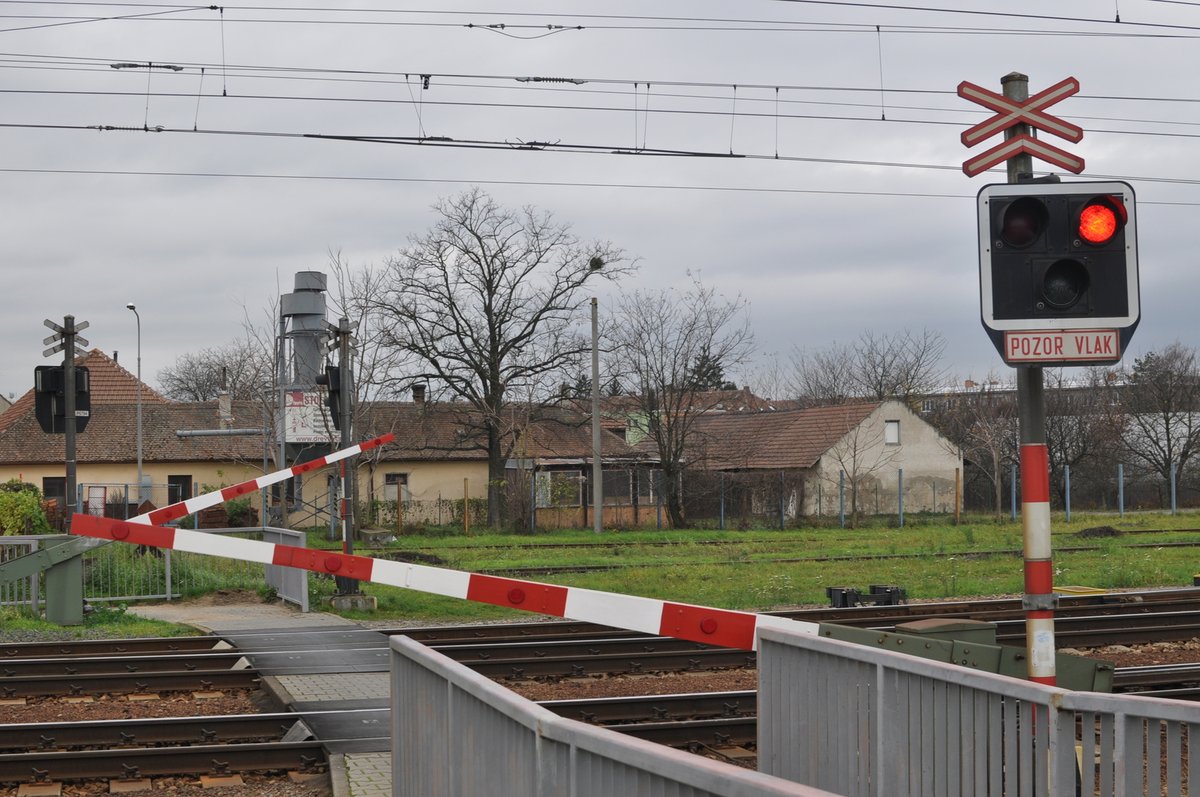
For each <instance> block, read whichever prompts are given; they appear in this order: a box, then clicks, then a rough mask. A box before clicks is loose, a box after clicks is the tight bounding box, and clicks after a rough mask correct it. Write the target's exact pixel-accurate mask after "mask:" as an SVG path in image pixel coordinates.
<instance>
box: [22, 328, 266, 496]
mask: <svg viewBox="0 0 1200 797" xmlns="http://www.w3.org/2000/svg"><path fill="white" fill-rule="evenodd" d="M76 365H79V366H85V367H87V369H88V380H89V386H90V402H91V414H90V418H89V420H88V424H87V427H86V429H85V430H84V431H83V432H82V433H79V434H78V435H77V436H76V443H75V445H76V452H75V459H76V482H77V484H78V486H79V489H80V492H81V507H82V508H83V509H85V510H86V511H89V512H91V513H93V514H98V513H100V512H102V511H106V512H108V513H109V514H116V515H120V516H123V515H125V514H127V513H130V512H136V506H137V504H138V503H139V500H138V499H139V497H140V498H141V499H143V500H148V501H150V502H151V503H153V504H154V505H156V506H165V505H166V504H167V503H170V502H173V501H178V500H182V499H183V498H190V497H191V496H192V495H193V494H194V493H195V492H196V491H197V490H199V489H200V488H201V487H202V486H208V485H212V486H217V485H221V484H233V483H235V482H238V481H244V480H246V479H250V478H253V477H255V476H257V475H259V474H261V473H262V470H263V466H262V463H263V439H262V436H261V435H259V436H257V437H254V438H250V437H245V438H242V437H228V438H217V437H186V436H180V435H179V434H177V432H179V431H190V430H197V429H199V430H214V429H221V428H222V427H224V428H229V427H230V426H231V425H233V424H234V423H235V422H237V423H238V424H239V425H240V424H241V423H243V422H246V423H249V425H251V426H253V427H255V428H258V429H261V428H262V427H263V419H262V409H261V408H260V407H259V406H257V405H254V406H251V405H250V404H249V403H246V402H234V404H235V405H236V407H230V406H226V407H224V408H222V407H221V406H219V404H220V402H217V401H212V402H200V403H190V402H189V403H181V402H174V401H170V400H168V399H166V398H165V397H163V396H162V395H161V394H159V393H157V392H156V391H154V390H152V389H151V388H149V387H147V386H146V385H144V384H141V383H139V381H138V380H137V378H136V377H135V376H134V375H133V374H131V373H129V372H128V371H126V370H125V369H124V368H123V367H121V366H120V365H119V364H118V363H117V361H116V360H115V359H113V358H111V357H109V356H108V355H106V354H105V353H104V352H102V351H100V350H99V349H93V350H92V351H90V352H88V353H87V354H86V355H84V356H82V357H79V358H77V360H76ZM139 393H140V394H141V403H142V460H143V473H144V477H143V483H146V484H147V485H148V486H147V487H144V488H143V489H142V490H141V491H140V495H139V490H138V480H137V460H138V456H137V455H138V450H137V399H138V394H139ZM65 460H66V440H65V436H64V435H62V434H47V433H46V432H44V431H42V429H41V427H40V426H39V425H38V422H37V419H36V418H35V416H34V391H33V390H32V389H30V390H29V391H28V392H27V393H25V394H24V395H23V396H21V397H20V398H19V399H18V400H17V401H16V402H15V403H14V404H13V406H12V407H11V408H10V409H9V411H7V412H5V413H4V414H3V415H0V481H7V480H9V479H19V480H20V481H24V482H28V483H31V484H34V485H35V486H37V487H38V488H40V489H41V490H42V493H43V495H44V496H45V497H46V498H47V499H49V500H52V501H55V502H56V503H57V505H58V506H59V507H60V508H61V507H65V505H66V501H65V493H66V472H65V466H64V462H65Z"/></svg>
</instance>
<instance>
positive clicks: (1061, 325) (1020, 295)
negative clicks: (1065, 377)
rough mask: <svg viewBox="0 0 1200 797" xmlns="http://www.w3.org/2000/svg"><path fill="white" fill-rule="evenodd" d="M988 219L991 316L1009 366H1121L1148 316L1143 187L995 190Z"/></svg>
mask: <svg viewBox="0 0 1200 797" xmlns="http://www.w3.org/2000/svg"><path fill="white" fill-rule="evenodd" d="M978 210H979V218H978V223H979V280H980V309H981V315H982V320H983V325H984V327H985V328H986V329H987V330H988V334H989V336H991V338H992V341H993V342H994V343H995V345H996V347H997V349H998V350H999V351H1000V354H1001V356H1003V357H1004V359H1005V361H1006V362H1008V363H1009V364H1026V363H1028V364H1038V365H1087V364H1100V363H1112V362H1115V361H1117V360H1119V359H1120V353H1121V352H1122V351H1124V350H1125V348H1126V346H1127V345H1128V343H1129V339H1130V338H1131V337H1132V335H1133V331H1134V329H1135V328H1136V327H1137V324H1138V321H1139V319H1140V315H1141V309H1140V299H1139V292H1138V268H1137V230H1136V208H1135V202H1134V193H1133V188H1132V187H1131V186H1129V184H1127V183H1124V182H1116V181H1113V182H1103V183H1016V184H1002V185H988V186H984V188H983V189H982V190H981V191H980V192H979V207H978ZM1088 333H1097V334H1098V335H1099V337H1097V335H1091V336H1089V335H1088Z"/></svg>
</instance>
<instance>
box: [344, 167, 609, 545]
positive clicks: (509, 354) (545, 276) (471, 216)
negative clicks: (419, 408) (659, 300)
mask: <svg viewBox="0 0 1200 797" xmlns="http://www.w3.org/2000/svg"><path fill="white" fill-rule="evenodd" d="M434 209H435V210H436V212H437V213H438V215H439V218H438V220H437V222H436V223H435V224H434V225H433V227H432V228H431V229H430V230H429V231H428V232H426V233H424V234H423V235H420V236H415V237H413V238H411V239H410V242H409V245H408V247H406V248H405V249H403V250H401V251H400V252H399V254H397V255H396V256H395V257H393V258H391V259H389V260H388V261H387V263H386V264H385V269H384V273H383V274H382V275H381V279H380V281H379V285H378V292H377V293H374V294H372V295H370V296H363V297H360V299H361V300H362V302H363V303H364V305H365V306H366V307H368V308H370V310H371V311H372V312H375V313H378V318H379V319H380V320H381V321H382V322H383V323H382V325H381V328H380V334H381V335H382V337H381V343H382V345H384V346H386V347H389V348H390V349H391V350H392V351H393V352H394V354H395V355H396V356H397V357H399V358H401V360H411V361H414V362H416V363H419V364H420V367H421V368H422V369H423V371H422V375H423V376H425V377H427V378H429V379H432V380H434V381H435V384H434V385H433V387H434V388H435V389H436V388H440V389H441V390H443V391H444V392H445V393H446V394H448V395H449V396H451V397H452V398H455V399H459V400H462V401H463V402H465V404H466V405H467V406H469V407H470V408H472V409H473V410H474V411H475V412H474V414H473V416H472V417H473V418H475V419H477V421H478V423H479V424H480V425H481V426H482V429H481V430H480V431H481V434H482V436H483V438H484V440H485V442H486V448H487V457H488V523H489V525H492V526H497V525H499V523H500V522H501V519H502V518H503V517H504V512H503V502H504V496H505V490H504V463H505V459H506V456H507V452H506V446H511V445H512V443H511V440H512V437H513V436H512V435H507V436H506V425H507V423H508V421H507V418H508V415H509V414H508V413H507V412H506V411H505V408H506V403H507V401H508V396H509V393H510V391H514V390H516V391H521V390H525V389H528V388H529V387H530V386H534V385H538V384H539V383H553V384H557V382H558V381H561V379H562V376H563V375H564V374H569V373H573V372H574V366H575V365H576V364H577V363H578V361H579V358H580V357H581V356H582V355H583V354H584V353H585V352H587V351H589V350H590V340H589V339H588V337H587V336H586V335H583V334H580V329H579V327H578V321H579V310H580V307H581V305H582V303H583V302H584V298H583V297H582V296H581V290H580V289H581V288H582V287H583V285H584V284H585V283H586V282H587V281H588V280H590V279H593V278H596V277H604V278H608V279H613V278H616V277H618V276H620V275H622V274H624V273H627V272H628V271H629V270H630V268H631V266H629V265H627V264H624V263H623V253H622V252H621V250H619V249H616V248H614V247H613V246H612V244H610V243H607V242H593V243H589V244H586V245H585V244H583V243H581V242H580V241H579V239H578V238H576V237H575V236H574V235H573V234H572V233H571V232H570V228H569V226H567V225H563V224H559V223H557V222H555V221H554V220H553V218H552V217H551V215H550V214H548V213H540V212H537V211H535V210H534V209H533V208H524V209H522V210H521V211H514V210H508V209H505V208H502V207H500V206H499V205H497V204H496V202H495V201H494V200H493V199H492V198H491V197H490V196H488V195H487V194H486V193H485V192H483V191H481V190H480V189H478V188H475V189H472V190H470V191H466V192H464V193H462V194H460V195H458V196H455V197H452V198H449V199H442V200H440V201H439V202H438V203H437V204H436V205H434Z"/></svg>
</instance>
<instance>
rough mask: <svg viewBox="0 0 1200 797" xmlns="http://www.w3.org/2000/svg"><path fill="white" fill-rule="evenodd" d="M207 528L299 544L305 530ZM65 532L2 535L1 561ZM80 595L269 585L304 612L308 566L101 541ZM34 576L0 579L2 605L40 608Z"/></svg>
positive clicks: (160, 594)
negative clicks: (284, 564)
mask: <svg viewBox="0 0 1200 797" xmlns="http://www.w3.org/2000/svg"><path fill="white" fill-rule="evenodd" d="M205 533H206V534H220V535H228V536H239V537H251V538H253V539H261V540H263V541H264V542H271V543H283V544H285V545H295V546H300V547H303V546H304V545H305V544H306V537H305V534H304V532H301V531H293V530H291V529H280V528H273V527H270V526H267V527H256V528H234V529H207V530H205ZM65 539H69V537H68V536H67V535H40V536H38V535H33V536H19V537H16V536H0V561H3V560H4V559H5V558H6V557H14V558H15V557H16V556H23V555H24V554H26V553H32V552H33V551H35V550H38V548H39V546H46V545H48V544H52V543H53V542H54V541H57V540H65ZM83 556H84V567H83V595H84V598H85V599H86V600H87V601H89V602H91V603H117V602H121V601H135V600H173V599H175V598H179V597H183V596H186V595H199V594H204V593H206V592H211V591H213V590H218V589H249V590H257V589H259V588H261V587H263V586H267V587H270V588H272V589H273V590H274V591H275V593H276V595H277V596H278V597H279V598H281V599H282V600H285V601H288V602H289V603H293V604H295V605H296V606H297V607H299V608H300V610H301V611H305V612H307V611H308V610H309V606H308V571H306V570H302V569H299V568H291V567H280V566H278V565H263V564H259V563H257V562H246V561H241V560H237V559H225V558H222V557H216V556H207V555H204V554H194V553H187V552H184V551H172V550H169V549H159V548H151V547H147V546H141V545H125V544H118V545H101V546H99V547H96V548H93V549H91V550H89V551H87V552H86V553H85V554H84V555H83ZM39 584H40V580H39V578H38V577H37V576H30V577H29V578H27V579H21V580H19V581H11V582H8V584H0V605H14V606H21V607H27V608H29V609H31V610H33V611H37V609H38V596H39Z"/></svg>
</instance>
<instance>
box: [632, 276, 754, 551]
mask: <svg viewBox="0 0 1200 797" xmlns="http://www.w3.org/2000/svg"><path fill="white" fill-rule="evenodd" d="M615 315H616V322H615V323H614V324H613V328H612V331H611V333H610V334H611V339H612V342H613V345H614V348H615V349H616V352H617V356H618V358H619V359H620V361H621V362H622V364H623V367H624V368H625V371H626V373H627V374H628V375H629V378H630V379H631V380H633V382H634V390H635V392H636V412H637V415H638V417H637V418H636V419H634V423H635V424H636V425H637V426H638V427H640V430H641V431H642V432H643V433H644V434H645V435H646V436H647V437H648V438H649V439H650V440H652V441H653V443H654V446H655V448H656V450H657V453H658V457H659V461H660V466H661V468H662V485H661V487H662V490H663V496H664V498H665V503H666V507H667V513H668V515H669V516H670V519H671V525H673V526H674V527H676V528H682V527H684V526H685V525H686V521H685V518H684V517H683V501H682V496H681V495H680V479H681V476H682V472H683V466H684V464H685V456H686V454H687V449H688V445H689V442H690V441H691V438H692V436H693V430H694V426H695V420H696V418H697V417H699V416H700V415H701V414H703V413H705V412H707V411H709V410H711V409H712V408H713V407H714V406H715V405H716V404H717V403H719V402H720V401H721V399H722V394H721V393H719V392H714V391H708V390H704V389H703V387H702V385H701V384H700V383H699V382H697V381H696V379H695V378H694V366H695V364H696V363H697V362H699V361H701V359H702V358H707V359H708V360H711V361H715V362H718V363H720V364H721V367H722V368H736V367H737V366H739V365H741V364H743V363H744V362H745V361H746V359H747V357H748V356H749V355H750V350H751V346H752V344H753V335H752V333H751V331H750V320H749V315H748V313H747V305H746V302H745V301H744V300H743V299H742V298H741V297H738V298H735V299H728V300H727V299H724V298H723V297H721V296H719V295H718V294H717V292H716V290H715V289H713V288H707V287H705V286H704V285H703V284H701V282H700V280H699V279H697V278H693V281H692V286H691V287H690V288H689V289H688V290H686V291H679V290H674V289H671V290H663V291H653V292H638V293H634V294H630V295H627V296H625V297H624V298H622V299H621V300H620V303H619V305H618V308H617V312H616V314H615Z"/></svg>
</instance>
